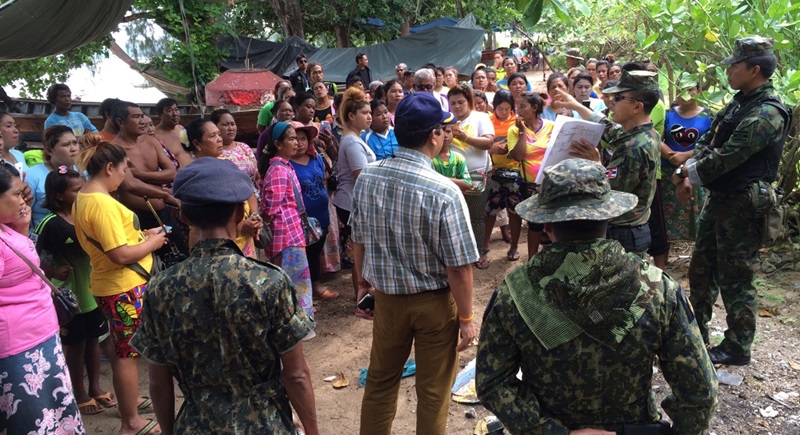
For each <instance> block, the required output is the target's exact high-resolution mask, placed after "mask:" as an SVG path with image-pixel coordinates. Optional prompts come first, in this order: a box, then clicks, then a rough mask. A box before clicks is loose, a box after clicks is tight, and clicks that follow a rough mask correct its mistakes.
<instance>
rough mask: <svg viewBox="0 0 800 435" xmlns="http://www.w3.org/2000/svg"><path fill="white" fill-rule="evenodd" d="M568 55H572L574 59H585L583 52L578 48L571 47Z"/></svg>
mask: <svg viewBox="0 0 800 435" xmlns="http://www.w3.org/2000/svg"><path fill="white" fill-rule="evenodd" d="M567 57H571V58H573V59H578V60H583V58H582V57H581V52H580V50H578V49H577V48H570V49H568V50H567Z"/></svg>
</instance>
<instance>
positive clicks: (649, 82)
mask: <svg viewBox="0 0 800 435" xmlns="http://www.w3.org/2000/svg"><path fill="white" fill-rule="evenodd" d="M626 91H658V74H656V73H654V72H650V71H625V70H623V71H622V77H620V79H619V83H617V85H616V86H614V87H612V88H608V89H603V93H604V94H618V93H620V92H626Z"/></svg>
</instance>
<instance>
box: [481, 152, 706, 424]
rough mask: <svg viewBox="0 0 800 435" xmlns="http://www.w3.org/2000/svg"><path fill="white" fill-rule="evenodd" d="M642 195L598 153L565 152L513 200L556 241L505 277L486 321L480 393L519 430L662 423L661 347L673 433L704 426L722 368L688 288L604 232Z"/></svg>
mask: <svg viewBox="0 0 800 435" xmlns="http://www.w3.org/2000/svg"><path fill="white" fill-rule="evenodd" d="M636 203H637V198H636V196H635V195H632V194H629V193H623V192H617V191H613V190H611V188H610V186H609V182H608V180H607V178H606V170H605V168H604V167H603V166H602V165H600V164H599V163H596V162H592V161H589V160H584V159H569V160H565V161H563V162H561V163H558V164H556V165H554V166H552V167H550V168H547V169H545V170H544V180H543V182H542V186H541V189H540V193H539V194H538V195H535V196H533V197H531V198H530V199H528V200H526V201H524V202H522V203H520V204H519V205H518V206H517V207H516V211H517V214H519V215H520V216H521V217H522V218H523V219H526V220H528V221H531V222H536V223H542V224H544V230H545V232H547V233H548V235H549V236H550V238H551V239H552V240H553V245H552V246H551V247H550V248H549V249H547V250H545V251H543V252H541V253H539V254H537V255H536V256H534V257H533V258H532V259H531V261H530V262H529V263H528V264H526V265H523V266H521V267H518V268H517V269H515V270H514V271H513V272H511V273H510V274H509V275H508V276H507V277H506V278H505V280H504V281H503V283H502V284H501V285H500V287H499V288H498V289H497V290H496V291H495V293H494V295H493V296H492V299H491V300H490V302H489V305H488V307H487V309H486V312H485V314H484V320H483V325H482V327H481V335H480V343H479V345H478V356H477V373H476V387H477V392H478V397H479V398H480V400H481V403H483V405H484V406H486V408H488V409H489V410H490V411H492V412H493V413H495V415H497V417H498V418H499V419H500V420H501V421H502V422H503V424H504V425H505V426H506V428H508V429H509V430H510V431H511V433H524V434H538V433H547V434H567V433H570V431H576V430H579V429H588V428H594V429H598V430H605V431H622V430H623V429H624V428H625V427H626V426H631V425H632V426H648V428H649V429H651V430H653V432H637V433H661V432H657V431H658V430H660V429H661V428H663V426H662V425H666V423H661V422H659V412H658V408H657V406H656V403H655V399H654V396H653V391H652V388H651V386H652V378H653V368H652V365H653V361H654V358H655V357H656V356H658V361H659V363H660V365H661V369H662V370H663V373H664V378H665V379H666V380H667V382H669V385H670V387H671V389H672V391H671V393H670V394H669V395H668V396H667V397H666V398H665V399H664V401H663V402H662V403H661V405H662V407H663V409H664V410H665V411H666V412H667V414H669V416H670V417H671V419H672V421H673V424H674V430H675V433H680V434H700V433H702V432H703V431H704V430H706V428H707V427H708V422H709V420H710V419H711V415H712V413H713V411H714V408H715V407H716V402H717V379H716V374H715V373H714V367H713V366H712V365H711V361H710V360H709V358H708V353H707V352H706V349H705V347H704V346H703V340H702V338H701V337H700V332H699V330H698V328H697V323H696V322H695V321H694V316H693V313H692V309H691V307H690V306H689V303H688V301H687V299H686V296H685V294H684V293H683V291H682V290H681V288H680V286H679V285H678V283H676V282H675V281H673V280H672V278H670V277H669V276H668V275H667V274H665V273H664V272H662V271H661V270H660V269H658V268H656V267H654V266H652V265H651V264H650V263H647V262H645V261H644V260H642V259H641V258H639V257H638V256H636V255H634V254H632V253H626V252H625V251H624V249H623V248H622V247H621V246H620V244H619V243H618V242H617V241H614V240H608V239H605V238H604V237H603V236H604V235H605V230H606V223H607V221H608V219H612V218H614V217H616V216H620V215H623V214H625V213H626V212H628V211H629V210H632V209H633V208H634V206H635V205H636ZM520 369H521V370H522V377H521V378H522V379H518V378H517V373H518V372H519V370H520ZM639 429H642V428H641V427H639ZM627 430H630V429H627ZM601 433H608V434H614V433H615V432H601ZM620 433H622V432H620Z"/></svg>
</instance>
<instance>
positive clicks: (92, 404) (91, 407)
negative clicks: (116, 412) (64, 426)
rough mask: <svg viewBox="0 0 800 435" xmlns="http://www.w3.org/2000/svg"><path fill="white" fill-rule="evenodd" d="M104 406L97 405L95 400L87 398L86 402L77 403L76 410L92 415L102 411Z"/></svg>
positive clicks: (82, 413)
mask: <svg viewBox="0 0 800 435" xmlns="http://www.w3.org/2000/svg"><path fill="white" fill-rule="evenodd" d="M104 409H105V408H103V406H102V405H99V404H98V403H97V401H96V400H94V399H89V400H88V401H86V402H83V403H79V404H78V411H80V412H81V415H94V414H99V413H101V412H103V410H104Z"/></svg>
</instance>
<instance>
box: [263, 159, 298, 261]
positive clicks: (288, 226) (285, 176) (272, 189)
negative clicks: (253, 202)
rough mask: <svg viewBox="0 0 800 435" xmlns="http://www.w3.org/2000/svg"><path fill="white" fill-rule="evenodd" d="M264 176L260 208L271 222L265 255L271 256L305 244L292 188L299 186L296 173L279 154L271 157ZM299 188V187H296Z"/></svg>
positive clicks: (296, 200) (296, 201) (296, 199)
mask: <svg viewBox="0 0 800 435" xmlns="http://www.w3.org/2000/svg"><path fill="white" fill-rule="evenodd" d="M269 163H270V165H269V168H268V169H267V173H266V175H265V176H264V179H263V180H261V211H262V212H263V213H264V214H266V215H268V216H269V217H270V219H271V220H272V222H271V223H270V229H271V230H272V244H271V245H270V246H269V247H267V250H266V251H267V255H268V256H269V257H270V258H272V257H274V256H276V255H278V254H279V253H280V252H281V251H282V250H284V249H285V248H288V247H291V246H301V247H305V246H306V239H305V236H304V235H303V226H302V224H301V223H300V213H299V211H298V206H297V204H298V201H302V200H303V199H302V198H296V197H295V194H294V190H295V188H294V187H292V186H299V182H298V181H297V175H295V173H294V169H293V168H292V165H291V164H289V162H288V161H287V160H286V159H284V158H282V157H273V158H272V159H270V161H269ZM297 189H298V191H299V187H298V188H297Z"/></svg>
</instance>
